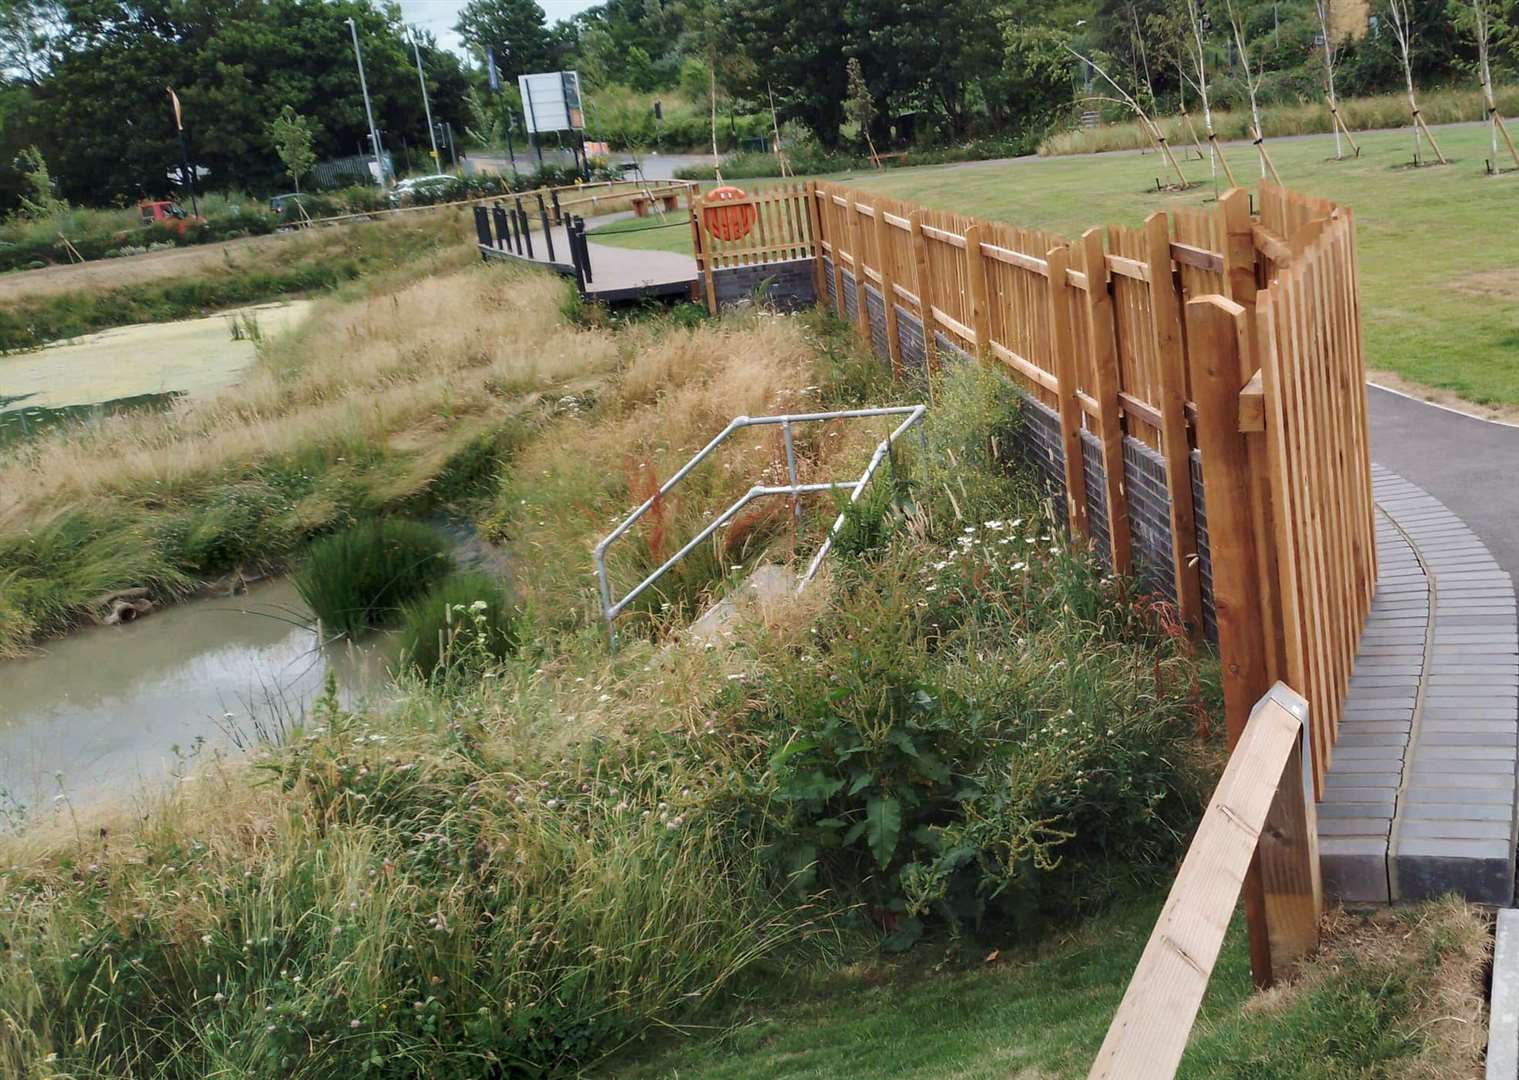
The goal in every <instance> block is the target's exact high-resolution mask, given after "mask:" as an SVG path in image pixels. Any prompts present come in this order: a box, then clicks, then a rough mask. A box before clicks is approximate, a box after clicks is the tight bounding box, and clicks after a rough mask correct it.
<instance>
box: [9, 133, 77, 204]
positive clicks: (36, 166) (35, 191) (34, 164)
mask: <svg viewBox="0 0 1519 1080" xmlns="http://www.w3.org/2000/svg"><path fill="white" fill-rule="evenodd" d="M17 164H18V165H20V167H21V171H22V173H24V174H25V176H26V184H27V187H28V188H30V189H31V194H30V195H25V194H23V195H22V196H21V209H22V211H23V212H24V213H26V214H27V216H29V217H34V218H50V217H53V216H55V215H57V214H61V213H63V212H65V211H66V210H68V208H69V204H68V203H67V202H65V201H64V200H63V199H60V198H59V197H58V196H57V195H56V194H55V193H54V192H53V177H52V175H51V174H50V173H49V172H48V170H47V161H46V159H44V158H43V156H42V151H41V150H38V149H37V148H36V147H35V146H28V147H27V148H26V149H25V150H23V151H21V155H20V160H19V161H18V162H17Z"/></svg>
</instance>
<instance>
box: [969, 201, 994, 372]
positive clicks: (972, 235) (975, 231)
mask: <svg viewBox="0 0 1519 1080" xmlns="http://www.w3.org/2000/svg"><path fill="white" fill-rule="evenodd" d="M965 286H966V289H967V291H968V293H969V295H968V296H967V297H966V299H967V301H968V302H969V304H970V325H971V329H972V330H973V331H974V332H975V340H976V356H977V357H978V358H979V359H980V360H982V361H985V360H987V359H989V358H990V356H991V350H990V348H989V344H990V342H991V339H992V334H991V329H990V327H989V325H988V324H989V321H990V312H989V308H988V306H987V304H988V301H987V298H986V266H985V263H984V260H983V257H982V254H981V226H980V225H972V226H971V227H970V228H968V229H966V230H965Z"/></svg>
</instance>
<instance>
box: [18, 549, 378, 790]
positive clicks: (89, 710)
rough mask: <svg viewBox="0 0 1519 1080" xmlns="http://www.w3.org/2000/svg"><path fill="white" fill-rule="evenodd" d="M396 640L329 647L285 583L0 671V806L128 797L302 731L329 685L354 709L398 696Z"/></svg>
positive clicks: (62, 644) (85, 636)
mask: <svg viewBox="0 0 1519 1080" xmlns="http://www.w3.org/2000/svg"><path fill="white" fill-rule="evenodd" d="M389 644H390V643H389V639H387V638H384V637H377V638H374V639H371V640H369V641H368V642H366V643H363V644H359V645H355V644H353V643H351V642H336V643H333V644H330V645H327V646H325V647H322V646H320V645H319V643H318V642H317V639H316V634H315V632H314V631H313V630H312V629H311V628H310V626H309V624H308V613H307V612H306V610H305V608H304V606H303V605H302V604H301V602H300V599H299V597H298V596H297V595H296V592H295V589H294V587H293V586H292V585H290V583H289V582H288V581H286V580H283V579H280V580H274V581H269V582H263V583H260V584H257V585H254V586H253V587H252V588H250V589H249V590H248V592H247V593H246V594H245V595H242V596H235V597H216V598H208V599H202V600H195V601H191V602H189V603H185V604H180V605H178V606H175V607H171V608H168V609H167V610H164V611H162V612H159V613H157V614H155V615H153V616H151V617H150V618H147V619H143V620H141V621H139V622H135V623H131V624H128V625H126V626H114V627H100V628H97V629H93V630H88V631H85V632H83V633H79V634H76V635H74V636H73V637H70V638H65V639H63V640H60V641H56V642H51V643H49V644H48V646H47V651H46V653H45V654H44V655H41V656H37V657H32V658H28V659H25V660H16V661H8V662H5V663H0V792H3V794H0V803H3V805H4V806H5V807H6V808H8V810H9V811H10V812H11V814H12V816H14V814H15V810H16V807H17V806H18V805H21V806H25V807H27V808H29V809H30V810H32V811H35V810H36V809H38V808H40V807H43V806H46V805H49V804H51V803H52V801H53V799H54V797H55V796H56V795H58V794H59V793H60V792H63V793H67V795H68V796H69V797H70V798H71V799H75V800H89V799H92V798H98V797H101V796H107V795H112V794H120V795H124V794H128V793H130V792H132V791H134V790H135V789H137V788H138V787H140V785H141V783H142V781H144V780H148V781H153V780H159V779H162V778H163V777H164V776H166V775H168V774H169V773H170V772H171V771H172V770H173V769H174V768H175V766H176V765H177V764H184V763H185V759H187V758H189V757H191V756H193V755H194V754H196V753H198V752H204V751H205V750H206V749H209V748H212V747H236V746H238V745H239V744H243V745H246V744H247V743H248V742H250V741H252V740H254V739H256V738H258V737H259V736H260V735H261V734H264V735H277V734H278V733H279V732H280V731H281V730H282V729H284V728H285V727H287V726H288V725H290V724H291V723H293V722H298V721H299V718H300V717H301V715H302V714H303V711H304V709H306V708H307V707H308V706H309V704H310V702H311V701H312V699H313V698H314V697H315V695H316V694H317V693H319V692H320V691H321V688H322V686H323V684H324V682H325V679H326V675H327V672H328V671H331V672H333V674H334V676H335V678H336V680H337V683H338V686H339V688H340V692H341V694H342V696H343V697H344V698H345V700H346V701H348V702H350V703H351V702H353V701H355V700H356V699H358V698H360V697H363V696H366V695H369V694H374V693H378V692H381V691H382V690H383V688H384V687H385V686H386V685H387V684H388V676H387V674H386V665H387V663H388V662H389V660H390V659H391V655H390V653H391V650H390V649H389V647H388V646H389Z"/></svg>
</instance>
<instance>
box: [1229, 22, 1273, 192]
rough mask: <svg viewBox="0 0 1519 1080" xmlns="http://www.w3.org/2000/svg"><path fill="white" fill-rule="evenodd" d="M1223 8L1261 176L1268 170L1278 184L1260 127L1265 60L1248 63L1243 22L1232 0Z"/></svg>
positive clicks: (1264, 136)
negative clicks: (1241, 73)
mask: <svg viewBox="0 0 1519 1080" xmlns="http://www.w3.org/2000/svg"><path fill="white" fill-rule="evenodd" d="M1224 7H1225V10H1226V11H1227V12H1228V15H1229V28H1230V29H1231V30H1232V31H1233V32H1234V47H1235V48H1236V49H1238V50H1239V60H1240V63H1241V64H1243V65H1244V68H1245V92H1246V93H1247V94H1248V95H1249V97H1250V135H1251V138H1252V140H1253V141H1254V142H1255V151H1256V153H1257V154H1259V155H1260V159H1261V176H1262V177H1263V178H1264V177H1265V176H1266V174H1267V173H1268V172H1269V173H1270V175H1271V179H1273V180H1275V181H1276V182H1277V183H1278V184H1280V183H1281V182H1282V178H1281V177H1280V176H1278V175H1277V172H1276V165H1275V164H1274V163H1273V162H1272V160H1271V155H1270V154H1268V153H1267V152H1266V133H1265V131H1264V130H1263V129H1262V128H1261V107H1260V88H1261V81H1262V80H1263V79H1264V78H1265V76H1266V67H1265V61H1264V60H1263V61H1262V62H1261V66H1260V67H1255V66H1253V65H1252V64H1251V63H1250V46H1249V42H1247V41H1246V40H1245V24H1244V22H1243V21H1242V20H1241V19H1240V17H1239V11H1238V9H1237V8H1235V6H1234V0H1224Z"/></svg>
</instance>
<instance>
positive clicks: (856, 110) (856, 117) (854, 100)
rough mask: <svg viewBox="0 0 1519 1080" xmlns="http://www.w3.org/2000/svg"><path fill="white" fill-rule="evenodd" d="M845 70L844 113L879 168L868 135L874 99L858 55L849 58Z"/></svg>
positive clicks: (879, 161) (878, 158) (877, 159)
mask: <svg viewBox="0 0 1519 1080" xmlns="http://www.w3.org/2000/svg"><path fill="white" fill-rule="evenodd" d="M845 71H846V72H847V74H848V77H849V97H848V98H846V99H845V101H844V114H845V115H846V116H848V117H849V119H850V120H852V121H853V122H854V123H855V124H856V125H857V126H858V127H859V129H860V133H861V134H862V135H864V136H865V145H867V146H869V147H870V160H871V161H873V162H875V166H876V168H878V169H879V168H880V167H881V159H880V157H879V156H878V155H877V154H876V144H875V140H874V139H872V138H871V137H870V125H871V124H873V123H875V120H876V99H875V98H874V97H872V96H871V93H870V87H868V86H866V85H865V70H864V68H862V67H861V66H860V58H859V57H858V56H851V57H850V58H849V63H848V64H847V65H845Z"/></svg>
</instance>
